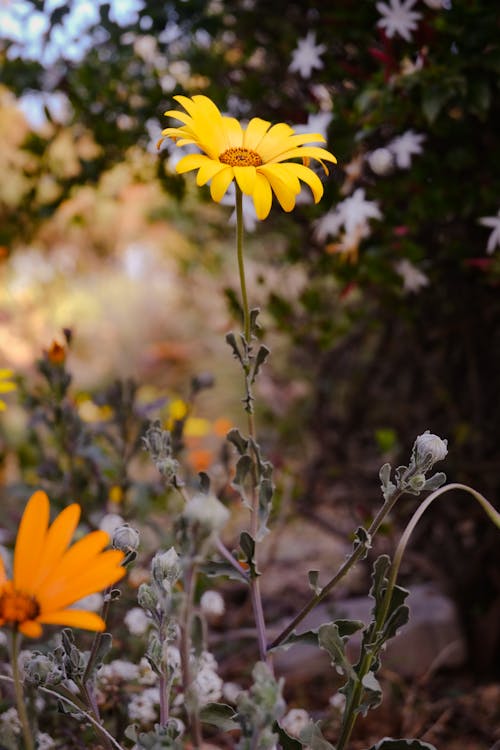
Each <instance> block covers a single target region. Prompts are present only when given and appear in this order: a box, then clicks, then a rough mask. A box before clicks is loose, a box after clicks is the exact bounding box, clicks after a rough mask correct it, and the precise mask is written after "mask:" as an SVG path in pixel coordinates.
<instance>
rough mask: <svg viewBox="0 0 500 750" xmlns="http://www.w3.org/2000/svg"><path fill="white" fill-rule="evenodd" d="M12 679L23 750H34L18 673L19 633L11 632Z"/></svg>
mask: <svg viewBox="0 0 500 750" xmlns="http://www.w3.org/2000/svg"><path fill="white" fill-rule="evenodd" d="M12 677H13V681H14V692H15V696H16V706H17V714H18V716H19V721H20V722H21V728H22V731H23V737H24V745H25V750H35V743H34V741H33V735H32V733H31V727H30V723H29V719H28V714H27V711H26V705H25V703H24V692H23V685H22V682H21V675H20V673H19V633H18V631H17V630H13V631H12Z"/></svg>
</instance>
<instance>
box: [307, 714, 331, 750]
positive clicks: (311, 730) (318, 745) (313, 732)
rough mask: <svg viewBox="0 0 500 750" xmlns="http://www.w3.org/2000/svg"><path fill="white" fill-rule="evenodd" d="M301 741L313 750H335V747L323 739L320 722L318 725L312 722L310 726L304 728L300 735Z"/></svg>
mask: <svg viewBox="0 0 500 750" xmlns="http://www.w3.org/2000/svg"><path fill="white" fill-rule="evenodd" d="M300 740H301V742H302V743H303V744H304V745H307V746H308V747H309V748H310V749H311V750H335V747H334V746H333V745H331V744H330V743H329V742H328V741H327V740H325V738H324V737H323V732H322V731H321V729H320V725H319V721H318V722H316V723H315V722H313V721H311V723H310V724H308V725H307V726H306V727H304V729H303V730H302V731H301V733H300Z"/></svg>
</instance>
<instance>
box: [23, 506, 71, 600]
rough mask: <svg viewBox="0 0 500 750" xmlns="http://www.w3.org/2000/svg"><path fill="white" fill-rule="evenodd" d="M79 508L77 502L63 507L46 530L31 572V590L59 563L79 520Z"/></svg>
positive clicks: (35, 588) (35, 589)
mask: <svg viewBox="0 0 500 750" xmlns="http://www.w3.org/2000/svg"><path fill="white" fill-rule="evenodd" d="M80 513H81V509H80V506H79V505H77V503H72V504H71V505H68V507H67V508H65V509H64V510H63V511H62V512H61V513H59V515H58V516H57V518H55V520H54V522H53V523H52V525H51V526H50V527H49V530H48V531H47V536H46V537H45V546H44V549H43V552H42V556H41V559H40V563H39V567H38V569H37V570H34V571H33V574H32V578H33V580H32V590H33V591H37V589H38V588H39V586H40V584H41V583H43V581H44V580H45V579H46V578H48V576H49V575H50V574H51V573H52V571H53V570H54V568H55V567H56V566H57V565H58V564H59V562H60V560H61V557H62V556H63V554H64V552H65V551H66V549H67V547H68V546H69V543H70V542H71V539H72V537H73V534H74V533H75V530H76V527H77V526H78V521H79V520H80Z"/></svg>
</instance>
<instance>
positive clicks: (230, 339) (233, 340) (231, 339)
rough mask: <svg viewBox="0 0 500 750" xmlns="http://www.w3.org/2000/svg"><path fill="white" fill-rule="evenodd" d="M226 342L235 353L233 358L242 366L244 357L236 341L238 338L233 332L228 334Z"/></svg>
mask: <svg viewBox="0 0 500 750" xmlns="http://www.w3.org/2000/svg"><path fill="white" fill-rule="evenodd" d="M226 342H227V343H228V344H229V346H230V347H231V349H232V351H233V356H234V358H235V359H237V360H238V361H239V362H241V364H243V356H242V354H241V352H240V350H239V347H238V343H237V341H236V336H235V335H234V333H233V332H232V331H230V332H229V333H226Z"/></svg>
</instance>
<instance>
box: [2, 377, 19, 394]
mask: <svg viewBox="0 0 500 750" xmlns="http://www.w3.org/2000/svg"><path fill="white" fill-rule="evenodd" d="M16 389H17V385H16V384H15V383H9V381H8V380H5V381H1V380H0V393H10V392H11V391H15V390H16Z"/></svg>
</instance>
